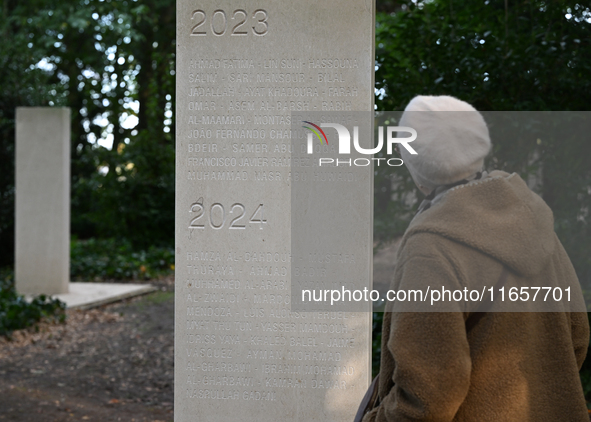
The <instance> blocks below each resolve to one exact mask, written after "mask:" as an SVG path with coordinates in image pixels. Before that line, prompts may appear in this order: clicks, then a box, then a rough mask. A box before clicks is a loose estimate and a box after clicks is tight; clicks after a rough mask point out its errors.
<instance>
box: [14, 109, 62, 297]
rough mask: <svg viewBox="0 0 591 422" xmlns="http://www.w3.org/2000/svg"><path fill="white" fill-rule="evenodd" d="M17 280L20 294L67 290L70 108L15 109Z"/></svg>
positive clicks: (55, 292)
mask: <svg viewBox="0 0 591 422" xmlns="http://www.w3.org/2000/svg"><path fill="white" fill-rule="evenodd" d="M15 225H16V229H15V284H16V289H17V291H18V292H19V293H21V294H59V293H67V292H68V283H69V274H70V109H69V108H58V107H31V108H24V107H20V108H17V110H16V204H15Z"/></svg>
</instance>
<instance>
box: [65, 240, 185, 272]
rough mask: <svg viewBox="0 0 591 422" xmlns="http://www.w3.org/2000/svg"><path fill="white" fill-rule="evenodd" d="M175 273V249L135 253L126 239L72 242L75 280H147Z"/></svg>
mask: <svg viewBox="0 0 591 422" xmlns="http://www.w3.org/2000/svg"><path fill="white" fill-rule="evenodd" d="M172 270H174V249H173V248H166V247H155V246H151V247H150V248H149V249H148V250H140V251H137V250H134V248H133V247H132V244H131V242H129V241H128V240H123V239H88V240H76V239H73V240H72V242H71V246H70V277H71V278H72V279H73V280H80V281H85V280H86V281H89V280H95V279H103V280H104V279H117V280H123V279H143V280H148V279H151V278H154V277H158V276H160V275H165V274H169V273H170V272H171V271H172Z"/></svg>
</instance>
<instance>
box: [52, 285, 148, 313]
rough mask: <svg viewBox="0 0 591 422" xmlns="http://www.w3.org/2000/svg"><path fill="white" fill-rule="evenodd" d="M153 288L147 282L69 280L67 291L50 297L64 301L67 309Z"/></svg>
mask: <svg viewBox="0 0 591 422" xmlns="http://www.w3.org/2000/svg"><path fill="white" fill-rule="evenodd" d="M155 290H157V289H156V287H154V286H151V285H149V284H127V283H126V284H122V283H85V282H70V291H69V293H62V294H58V295H53V296H52V297H54V298H57V299H59V300H61V301H62V302H65V303H66V307H67V308H68V309H90V308H94V307H97V306H100V305H104V304H106V303H111V302H117V301H118V300H123V299H127V298H130V297H133V296H139V295H143V294H146V293H150V292H153V291H155Z"/></svg>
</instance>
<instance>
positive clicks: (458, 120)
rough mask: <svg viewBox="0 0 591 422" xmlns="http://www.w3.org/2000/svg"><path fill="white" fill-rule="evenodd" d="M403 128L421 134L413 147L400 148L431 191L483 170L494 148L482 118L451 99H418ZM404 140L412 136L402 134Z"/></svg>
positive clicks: (409, 107)
mask: <svg viewBox="0 0 591 422" xmlns="http://www.w3.org/2000/svg"><path fill="white" fill-rule="evenodd" d="M399 125H400V126H408V127H411V128H413V129H415V130H416V131H417V139H416V140H415V141H413V142H412V143H411V144H409V145H411V146H412V147H413V149H414V150H415V151H416V152H417V154H416V155H414V154H410V153H409V152H408V151H407V150H406V148H400V154H401V156H402V160H403V161H404V164H406V166H407V167H408V170H409V171H410V174H411V175H412V177H413V179H414V180H415V182H417V183H418V184H420V185H422V186H425V187H427V188H430V189H434V188H436V187H437V186H441V185H447V184H450V183H454V182H458V181H460V180H462V179H466V178H469V177H470V176H472V175H474V174H476V173H477V172H479V171H481V170H482V167H483V165H484V157H486V155H487V154H488V152H489V151H490V148H491V142H490V136H489V134H488V128H487V127H486V123H485V122H484V119H483V117H482V115H481V114H480V113H479V112H478V111H477V110H476V109H475V108H474V107H472V106H471V105H470V104H468V103H466V102H464V101H461V100H458V99H457V98H454V97H450V96H446V95H443V96H438V97H436V96H422V95H420V96H417V97H415V98H413V99H412V100H411V101H410V103H408V105H407V106H406V109H405V110H404V113H403V115H402V117H401V119H400V123H399ZM399 136H401V137H404V136H408V134H405V133H400V132H399Z"/></svg>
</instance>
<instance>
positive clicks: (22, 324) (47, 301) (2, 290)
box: [0, 274, 66, 336]
mask: <svg viewBox="0 0 591 422" xmlns="http://www.w3.org/2000/svg"><path fill="white" fill-rule="evenodd" d="M13 278H14V277H13V276H12V274H0V336H10V333H11V332H12V331H14V330H18V329H21V328H26V327H29V326H31V325H34V324H36V323H37V322H39V321H40V320H41V319H42V318H53V319H55V320H57V321H59V322H64V321H65V318H66V314H65V309H66V305H65V303H63V302H61V301H60V300H58V299H51V298H50V297H47V296H45V295H40V296H37V297H35V298H33V300H32V301H30V302H28V301H26V300H25V298H24V296H22V295H18V294H17V293H16V290H15V289H14V281H13Z"/></svg>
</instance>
